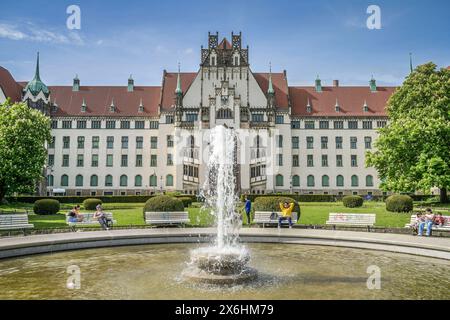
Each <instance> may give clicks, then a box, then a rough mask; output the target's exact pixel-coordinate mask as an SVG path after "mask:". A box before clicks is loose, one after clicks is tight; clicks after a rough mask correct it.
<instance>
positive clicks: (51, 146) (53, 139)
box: [48, 137, 56, 149]
mask: <svg viewBox="0 0 450 320" xmlns="http://www.w3.org/2000/svg"><path fill="white" fill-rule="evenodd" d="M55 138H56V137H52V138H51V139H50V141H49V143H48V148H49V149H55V140H56V139H55Z"/></svg>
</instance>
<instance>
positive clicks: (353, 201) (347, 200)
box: [342, 196, 364, 208]
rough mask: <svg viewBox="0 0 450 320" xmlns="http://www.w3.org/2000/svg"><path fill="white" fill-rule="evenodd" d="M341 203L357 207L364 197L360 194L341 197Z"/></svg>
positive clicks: (360, 205)
mask: <svg viewBox="0 0 450 320" xmlns="http://www.w3.org/2000/svg"><path fill="white" fill-rule="evenodd" d="M342 203H343V204H344V207H347V208H359V207H362V205H363V203H364V199H363V198H362V197H360V196H345V197H343V198H342Z"/></svg>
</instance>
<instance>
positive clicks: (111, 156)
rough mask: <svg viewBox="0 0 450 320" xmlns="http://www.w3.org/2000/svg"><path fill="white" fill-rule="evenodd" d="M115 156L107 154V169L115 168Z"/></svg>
mask: <svg viewBox="0 0 450 320" xmlns="http://www.w3.org/2000/svg"><path fill="white" fill-rule="evenodd" d="M113 160H114V158H113V155H112V154H107V155H106V166H107V167H112V166H113Z"/></svg>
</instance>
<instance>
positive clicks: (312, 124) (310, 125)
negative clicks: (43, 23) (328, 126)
mask: <svg viewBox="0 0 450 320" xmlns="http://www.w3.org/2000/svg"><path fill="white" fill-rule="evenodd" d="M314 127H315V122H314V121H305V129H314Z"/></svg>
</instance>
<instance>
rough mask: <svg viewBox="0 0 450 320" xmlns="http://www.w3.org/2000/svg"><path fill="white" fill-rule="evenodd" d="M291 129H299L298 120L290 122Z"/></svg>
mask: <svg viewBox="0 0 450 320" xmlns="http://www.w3.org/2000/svg"><path fill="white" fill-rule="evenodd" d="M291 128H292V129H300V121H298V120H296V121H292V122H291Z"/></svg>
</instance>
